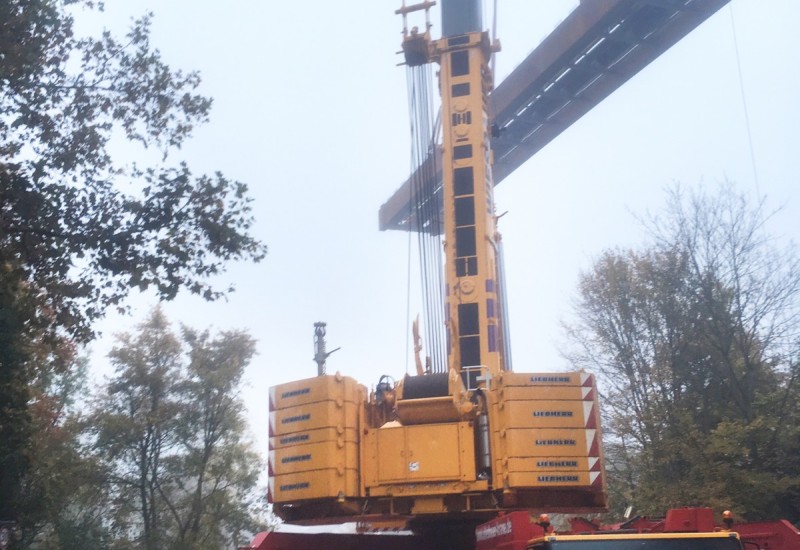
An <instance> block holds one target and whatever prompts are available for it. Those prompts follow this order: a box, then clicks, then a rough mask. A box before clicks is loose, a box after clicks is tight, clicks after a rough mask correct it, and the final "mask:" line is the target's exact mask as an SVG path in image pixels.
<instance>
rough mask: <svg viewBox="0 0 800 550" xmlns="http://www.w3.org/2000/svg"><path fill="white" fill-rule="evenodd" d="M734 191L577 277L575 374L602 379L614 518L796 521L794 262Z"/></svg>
mask: <svg viewBox="0 0 800 550" xmlns="http://www.w3.org/2000/svg"><path fill="white" fill-rule="evenodd" d="M768 220H769V214H768V213H767V212H766V211H765V208H764V203H763V202H760V203H758V204H756V205H755V206H752V205H751V204H749V203H748V201H747V200H746V199H745V197H743V196H741V195H738V194H737V193H735V191H734V190H733V188H732V186H730V185H724V186H721V187H720V189H719V192H718V193H717V194H716V195H710V194H706V193H703V192H696V193H693V194H691V195H690V196H688V197H687V196H685V195H684V194H683V192H682V190H681V189H680V188H679V187H677V188H674V189H673V190H671V192H670V194H669V200H668V205H667V208H666V210H665V213H664V214H663V215H662V216H660V217H654V218H651V219H649V220H647V221H646V227H647V228H648V229H649V231H650V235H651V237H652V243H651V244H650V245H649V246H648V247H646V248H645V249H643V250H629V251H619V250H617V251H608V252H606V253H604V254H603V255H602V256H601V258H600V259H599V260H598V261H597V262H595V265H594V267H593V269H592V270H591V271H590V272H588V273H585V274H583V275H582V277H581V281H580V287H579V290H580V299H579V302H578V304H577V308H576V312H577V318H578V322H577V323H576V324H575V325H574V326H572V327H570V329H569V334H570V335H571V337H572V340H573V342H575V343H576V344H577V347H576V349H577V350H578V351H576V352H574V353H572V354H571V359H572V360H573V361H574V363H575V364H576V366H579V367H584V368H587V369H591V370H595V371H597V372H599V373H600V374H601V377H602V380H603V382H604V384H605V386H606V388H607V389H606V392H605V393H606V396H605V397H606V399H605V400H604V410H605V413H606V428H607V433H608V435H609V437H608V438H607V441H606V448H607V456H608V467H609V478H610V480H611V486H612V490H613V494H612V496H613V497H616V498H617V507H624V506H625V505H626V504H632V505H634V506H635V507H636V508H637V510H638V511H640V512H643V513H660V512H663V510H664V509H666V508H668V507H670V506H686V505H692V504H703V505H712V506H715V507H717V508H733V509H734V510H736V511H738V512H740V513H741V514H742V515H744V516H745V517H749V518H753V519H755V518H759V517H764V516H773V517H774V516H779V515H780V516H785V517H789V518H794V519H797V518H799V517H800V500H799V499H798V498H797V496H798V494H800V475H799V474H798V472H800V470H798V468H797V466H798V465H799V463H798V459H797V457H796V456H794V455H796V452H793V451H792V449H795V451H796V449H797V448H798V445H800V430H798V428H797V426H798V421H799V420H800V409H798V406H797V403H798V401H797V399H796V398H797V397H798V392H799V391H800V388H798V380H797V378H798V374H799V372H798V369H799V366H798V352H800V345H799V344H800V317H798V315H799V314H800V260H799V259H798V257H797V255H796V253H795V252H794V250H793V249H791V248H789V249H786V250H778V249H777V248H776V247H775V245H774V241H773V240H772V239H771V237H770V236H769V235H768V234H767V233H766V230H765V225H766V223H767V221H768Z"/></svg>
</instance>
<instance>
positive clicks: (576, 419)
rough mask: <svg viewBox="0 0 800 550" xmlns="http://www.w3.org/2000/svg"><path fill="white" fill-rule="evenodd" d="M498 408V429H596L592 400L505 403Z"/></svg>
mask: <svg viewBox="0 0 800 550" xmlns="http://www.w3.org/2000/svg"><path fill="white" fill-rule="evenodd" d="M497 409H498V415H497V417H496V418H497V419H498V420H499V422H500V424H499V425H498V426H496V428H497V429H500V430H502V429H510V428H596V427H597V421H596V413H595V410H596V404H595V403H594V402H593V401H539V400H531V401H505V402H501V403H499V404H498V406H497Z"/></svg>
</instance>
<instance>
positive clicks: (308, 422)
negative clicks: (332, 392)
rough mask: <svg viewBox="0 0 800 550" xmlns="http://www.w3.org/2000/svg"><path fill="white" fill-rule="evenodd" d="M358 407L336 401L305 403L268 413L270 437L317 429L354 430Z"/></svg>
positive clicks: (346, 402)
mask: <svg viewBox="0 0 800 550" xmlns="http://www.w3.org/2000/svg"><path fill="white" fill-rule="evenodd" d="M359 406H360V405H356V404H354V403H350V402H348V401H345V402H338V403H337V402H336V401H320V402H318V403H307V404H304V405H298V406H296V407H289V408H287V409H278V410H277V411H272V412H271V413H269V428H270V433H269V435H270V437H275V436H281V435H286V434H290V433H295V432H304V431H307V430H315V429H318V428H339V427H341V428H343V429H347V428H356V427H357V411H358V407H359Z"/></svg>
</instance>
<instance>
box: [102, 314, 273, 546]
mask: <svg viewBox="0 0 800 550" xmlns="http://www.w3.org/2000/svg"><path fill="white" fill-rule="evenodd" d="M254 353H255V343H254V341H253V339H252V338H251V337H250V336H248V335H247V334H245V333H243V332H238V331H233V332H223V333H221V334H220V335H219V336H217V337H215V338H214V337H212V336H211V335H210V334H209V333H208V332H197V331H194V330H192V329H188V328H187V329H184V331H183V335H182V337H181V338H178V337H177V336H176V335H175V334H173V333H172V331H171V330H170V328H169V325H168V323H167V320H166V318H165V317H164V315H163V313H161V311H160V310H158V309H156V310H155V311H154V312H153V313H152V314H151V315H150V317H149V318H148V319H147V321H145V322H144V323H143V324H142V325H140V326H139V330H138V333H137V334H136V335H130V334H123V335H120V336H119V337H118V345H117V346H116V347H115V348H114V349H113V350H112V352H111V354H110V358H111V360H112V363H113V364H114V366H115V368H116V372H115V375H114V377H113V378H111V379H110V380H109V381H108V383H107V384H106V386H105V388H104V390H103V392H102V394H101V395H100V397H99V399H98V400H97V402H96V403H95V404H94V406H93V407H92V412H91V414H90V416H89V418H88V421H87V423H86V425H87V427H89V429H90V430H91V434H92V441H93V446H94V449H95V452H96V456H97V458H98V460H99V461H100V462H101V463H102V464H104V465H105V475H106V479H107V482H108V485H109V489H110V492H111V494H112V495H113V497H114V504H113V506H112V508H113V517H114V520H115V523H116V525H117V527H118V528H119V529H120V530H121V532H122V533H124V534H125V540H128V541H129V542H130V543H132V544H136V545H139V546H141V547H144V548H202V547H210V548H223V547H226V546H228V547H236V544H237V542H241V540H240V539H241V537H242V536H244V535H247V534H250V533H252V532H254V530H255V529H257V528H258V527H259V519H258V513H259V509H260V507H261V504H260V503H259V499H258V498H257V497H255V495H254V492H253V490H254V488H255V486H256V483H257V481H258V476H259V474H260V472H261V464H260V461H259V459H258V456H257V455H256V454H255V453H254V451H253V450H252V448H251V446H250V443H249V442H248V440H247V439H246V437H245V430H246V424H245V422H244V418H243V414H244V410H243V404H242V401H241V398H240V396H239V385H240V382H241V377H242V374H243V372H244V368H245V367H246V366H247V364H248V363H249V362H250V360H251V358H252V357H253V354H254Z"/></svg>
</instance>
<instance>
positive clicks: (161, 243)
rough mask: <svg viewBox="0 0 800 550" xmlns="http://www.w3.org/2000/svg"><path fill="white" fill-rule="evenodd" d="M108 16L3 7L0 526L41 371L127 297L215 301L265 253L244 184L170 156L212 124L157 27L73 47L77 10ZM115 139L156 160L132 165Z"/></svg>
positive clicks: (140, 26) (26, 445)
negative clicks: (230, 275) (235, 270)
mask: <svg viewBox="0 0 800 550" xmlns="http://www.w3.org/2000/svg"><path fill="white" fill-rule="evenodd" d="M101 6H102V4H100V3H95V2H93V1H91V0H65V1H61V0H7V1H3V2H0V60H2V63H0V493H2V495H3V498H2V499H0V518H6V519H13V518H16V516H17V510H18V509H19V505H18V504H19V503H18V502H17V500H16V499H17V498H18V497H20V495H21V491H22V484H23V482H24V481H23V480H24V477H25V475H26V471H27V470H28V468H30V467H31V460H32V457H33V456H34V443H33V438H35V437H36V435H35V434H34V433H33V432H34V430H35V429H36V425H37V424H36V420H35V418H33V415H32V413H31V411H30V410H29V409H28V405H29V403H30V402H31V399H33V398H34V396H33V394H32V393H31V391H30V388H29V386H31V385H32V384H33V383H34V381H35V380H36V378H37V376H38V374H37V372H36V370H37V369H45V370H58V369H59V368H65V363H63V362H59V360H58V357H57V355H58V352H57V350H58V349H60V348H63V347H65V346H67V345H71V343H85V342H87V341H89V340H91V338H92V337H93V328H92V327H93V322H94V321H96V320H97V319H98V318H100V317H102V316H103V314H104V313H105V311H106V310H107V309H108V308H109V307H117V308H120V309H124V298H125V297H126V296H127V295H128V293H129V292H130V290H131V289H142V290H144V289H151V290H154V291H155V293H156V294H157V295H158V297H159V298H161V299H171V298H173V297H174V296H175V295H176V294H177V293H178V292H179V291H180V290H185V291H189V292H191V293H194V294H198V295H200V296H202V297H203V298H205V299H216V298H219V297H220V296H222V295H224V294H225V293H226V292H227V291H228V290H229V289H218V288H215V286H214V285H213V282H212V277H213V276H214V275H216V274H218V273H220V272H221V271H223V270H224V267H225V265H226V264H227V262H229V261H232V260H242V259H244V260H255V261H257V260H260V259H261V258H262V257H263V256H264V254H265V247H264V246H263V245H262V244H261V243H259V242H258V241H257V240H255V239H254V238H253V237H252V236H251V235H250V234H249V232H250V229H251V224H252V222H253V220H252V215H251V204H250V199H249V198H248V195H247V186H246V185H245V184H243V183H240V182H237V181H233V180H230V179H228V178H226V177H225V176H224V175H222V174H220V173H216V174H213V175H194V174H193V173H192V171H191V169H190V168H189V166H187V165H186V164H185V163H183V162H181V161H180V160H179V159H176V158H175V156H176V153H177V152H178V151H179V149H180V147H181V145H182V144H183V143H184V142H185V140H186V139H187V138H189V137H190V136H191V134H192V131H193V129H194V128H195V127H196V126H197V125H198V124H202V123H204V122H205V121H207V120H208V116H209V111H210V108H211V100H210V99H209V98H207V97H204V96H202V95H200V94H199V93H198V92H197V89H198V87H199V84H200V78H199V75H198V74H197V73H194V72H189V73H184V72H182V71H177V70H173V69H172V68H170V67H169V66H167V65H166V64H165V63H164V62H163V61H162V59H161V56H160V54H159V52H158V50H156V49H155V48H154V47H153V46H152V44H151V43H150V16H149V15H146V16H144V17H142V18H140V19H138V20H136V21H134V22H133V24H132V26H131V28H130V30H129V31H128V33H127V34H126V35H125V36H124V37H116V36H113V35H112V34H111V33H109V32H103V33H102V34H101V35H100V36H99V37H81V36H77V35H76V34H75V25H74V19H73V17H74V16H73V13H75V14H77V13H79V9H101ZM114 140H117V141H119V140H125V141H127V142H128V143H129V144H134V145H138V146H139V147H140V149H139V151H141V152H144V151H146V150H147V151H150V152H152V153H155V154H151V153H148V155H149V156H150V157H153V158H158V159H160V160H157V161H156V162H153V163H151V164H149V165H142V166H135V165H127V164H125V163H124V162H122V161H120V160H119V159H117V158H115V157H114V156H112V153H111V144H112V142H113V141H114ZM43 346H44V347H49V350H50V351H43V349H39V351H33V348H34V347H39V348H42V347H43ZM43 356H49V359H50V360H42V357H43Z"/></svg>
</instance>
